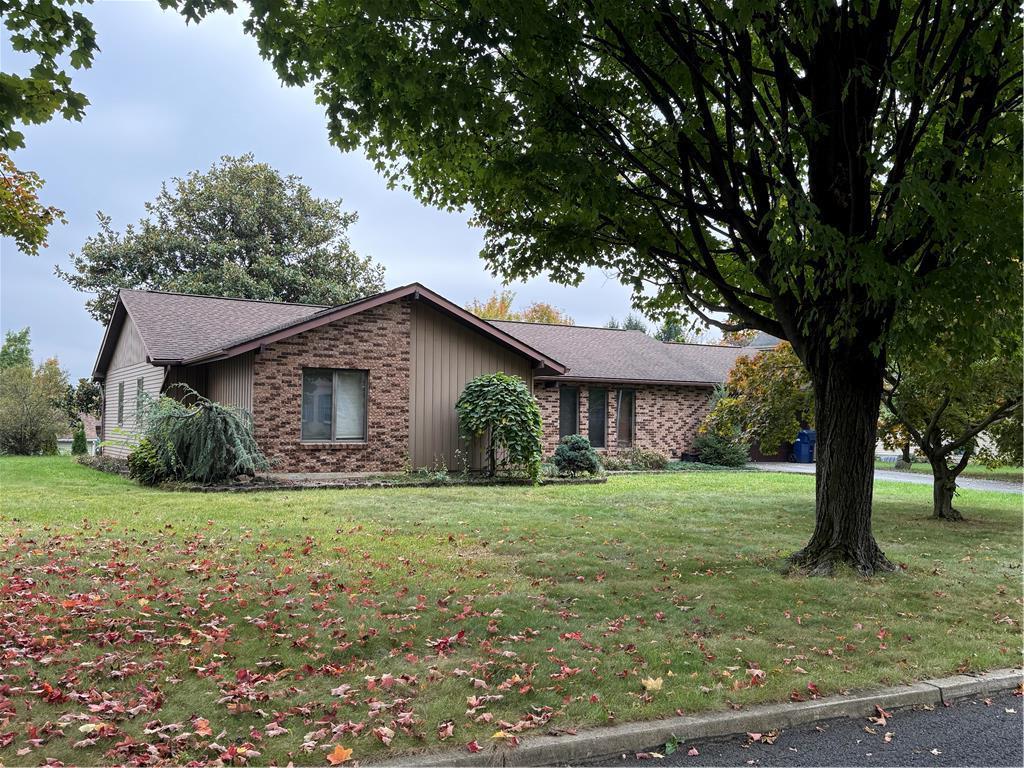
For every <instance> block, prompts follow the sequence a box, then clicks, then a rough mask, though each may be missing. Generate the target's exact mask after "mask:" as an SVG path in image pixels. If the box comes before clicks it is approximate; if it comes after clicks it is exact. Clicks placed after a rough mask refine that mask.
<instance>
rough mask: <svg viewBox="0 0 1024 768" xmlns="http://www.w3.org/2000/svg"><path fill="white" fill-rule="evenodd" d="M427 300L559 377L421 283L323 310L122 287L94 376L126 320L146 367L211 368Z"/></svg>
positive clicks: (524, 347) (539, 356)
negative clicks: (378, 310) (336, 324)
mask: <svg viewBox="0 0 1024 768" xmlns="http://www.w3.org/2000/svg"><path fill="white" fill-rule="evenodd" d="M407 297H408V298H413V299H416V300H424V301H427V302H430V303H431V304H432V305H433V306H434V307H435V308H436V309H438V310H440V311H442V312H445V313H447V314H448V315H449V316H451V317H452V318H453V319H454V320H456V321H457V322H460V323H463V324H464V325H467V326H470V327H472V328H474V329H475V330H477V331H478V332H479V333H482V334H484V335H485V336H488V337H490V338H492V339H493V340H494V341H496V342H498V343H499V344H502V345H503V346H505V347H508V348H509V349H513V350H515V351H516V352H518V353H520V354H522V355H524V356H526V357H527V358H529V359H531V360H533V361H534V362H535V363H537V364H538V365H539V366H540V367H541V368H542V369H543V370H545V371H547V372H552V373H562V372H564V370H565V368H564V366H563V365H562V364H561V363H559V362H558V361H557V360H555V359H554V358H549V357H548V356H547V354H546V353H543V352H540V351H538V350H537V349H535V348H533V347H532V346H531V345H530V344H528V343H526V342H523V341H522V340H520V339H518V338H516V337H515V336H512V335H510V334H508V333H505V332H504V331H502V330H501V329H499V328H496V327H495V326H493V325H490V324H489V323H487V322H485V321H483V320H481V319H479V318H478V317H476V316H475V315H473V314H472V313H471V312H468V311H467V310H465V309H463V308H462V307H459V306H457V305H455V304H452V303H451V302H450V301H448V300H447V299H445V298H444V297H443V296H440V295H439V294H436V293H434V292H433V291H431V290H430V289H429V288H426V287H425V286H423V285H420V284H419V283H412V284H410V285H405V286H402V287H400V288H393V289H391V290H390V291H384V292H383V293H378V294H375V295H373V296H367V297H365V298H362V299H358V300H356V301H353V302H350V303H348V304H342V305H339V306H336V307H325V306H323V305H313V304H285V303H281V302H272V301H255V300H252V299H230V298H221V297H217V296H200V295H196V294H187V293H165V292H161V291H136V290H126V289H122V290H121V291H120V292H119V294H118V299H119V301H118V303H117V304H116V305H115V307H114V313H113V316H112V317H111V320H110V323H109V324H108V326H107V330H106V333H105V334H104V336H103V342H102V344H101V345H100V352H99V355H98V356H97V358H96V365H95V367H94V368H93V376H94V377H95V378H102V377H103V376H105V375H106V368H107V365H108V364H109V362H110V358H111V355H112V354H113V348H114V346H115V344H116V341H117V338H118V336H119V335H120V333H121V328H122V327H123V325H124V322H125V320H126V318H127V317H130V318H131V319H132V321H133V322H134V323H135V326H136V328H137V329H138V331H139V335H140V336H141V337H142V341H143V344H144V345H145V347H146V356H147V359H148V360H149V362H151V363H153V364H156V365H174V364H184V365H193V364H197V363H205V362H210V361H212V360H219V359H225V358H228V357H232V356H234V355H237V354H241V353H243V352H246V351H249V350H251V349H255V348H257V347H259V346H261V345H262V344H265V343H272V342H273V341H275V340H278V339H281V338H287V337H288V336H291V335H294V334H296V333H301V332H303V331H305V330H309V329H310V328H314V327H317V326H319V325H322V324H324V323H329V322H333V321H334V320H336V319H340V318H342V317H346V316H348V315H351V314H355V313H357V312H361V311H363V310H365V309H369V308H371V307H374V306H379V305H380V304H385V303H387V302H390V301H395V300H396V299H401V298H407Z"/></svg>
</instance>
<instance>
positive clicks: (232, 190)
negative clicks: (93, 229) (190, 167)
mask: <svg viewBox="0 0 1024 768" xmlns="http://www.w3.org/2000/svg"><path fill="white" fill-rule="evenodd" d="M146 213H147V217H146V218H143V219H141V220H140V221H139V223H138V225H137V226H134V227H133V226H131V225H129V226H128V227H127V228H126V229H125V230H124V232H117V231H116V230H115V229H114V228H113V226H112V224H111V221H110V218H109V217H107V216H104V215H103V214H102V213H101V214H99V222H100V231H99V233H97V234H96V235H93V236H92V237H90V238H89V239H87V240H86V241H85V244H84V245H83V246H82V248H81V250H80V251H79V253H76V254H72V255H71V262H72V265H73V269H72V270H70V271H65V270H63V269H61V268H60V267H58V268H57V270H56V272H57V275H58V276H60V277H61V278H63V279H64V280H65V281H67V282H68V283H69V284H70V285H71V286H72V287H73V288H76V289H77V290H79V291H83V292H86V293H90V294H95V296H94V297H93V298H90V299H88V300H87V301H86V302H85V306H86V309H88V310H89V314H91V315H92V316H93V317H94V318H96V320H98V321H100V322H101V323H106V322H107V320H108V319H109V318H110V313H111V312H112V311H113V309H114V302H115V299H116V298H117V291H118V289H119V288H143V289H155V290H161V291H182V292H186V293H201V294H208V295H212V296H234V297H238V298H245V299H269V300H278V301H296V302H303V303H308V304H328V305H335V304H344V303H346V302H349V301H353V300H355V299H358V298H361V297H363V296H367V295H369V294H372V293H377V292H379V291H382V290H384V270H383V268H382V267H381V266H380V265H378V264H374V263H373V262H372V261H371V260H370V259H369V258H366V257H361V256H359V255H358V254H357V253H355V251H353V250H352V247H351V246H350V244H349V241H348V228H349V227H350V226H351V225H352V224H353V223H354V222H355V220H356V215H355V214H354V213H346V212H345V211H343V210H342V209H341V203H340V201H337V200H327V199H323V198H318V197H314V196H313V193H312V190H311V189H310V188H309V187H308V186H306V185H305V184H303V183H302V180H301V179H300V178H299V177H297V176H284V175H282V174H281V173H279V172H278V171H276V170H275V169H273V168H272V167H270V166H269V165H267V164H266V163H257V162H256V160H255V159H254V158H253V156H252V155H242V156H241V157H227V156H226V157H223V158H221V160H220V162H218V163H215V164H214V165H213V166H212V167H211V168H210V169H209V170H208V171H206V172H203V173H200V172H198V171H193V172H192V173H190V174H189V175H188V176H186V177H185V178H176V179H173V180H172V181H171V184H170V185H167V184H165V185H163V188H162V189H161V191H160V194H159V195H157V197H156V199H155V200H154V201H152V202H149V203H146Z"/></svg>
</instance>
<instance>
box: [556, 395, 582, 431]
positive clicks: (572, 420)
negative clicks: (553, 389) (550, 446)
mask: <svg viewBox="0 0 1024 768" xmlns="http://www.w3.org/2000/svg"><path fill="white" fill-rule="evenodd" d="M579 431H580V391H579V390H578V389H577V388H576V387H560V388H559V390H558V436H559V437H565V436H566V435H575V434H578V433H579Z"/></svg>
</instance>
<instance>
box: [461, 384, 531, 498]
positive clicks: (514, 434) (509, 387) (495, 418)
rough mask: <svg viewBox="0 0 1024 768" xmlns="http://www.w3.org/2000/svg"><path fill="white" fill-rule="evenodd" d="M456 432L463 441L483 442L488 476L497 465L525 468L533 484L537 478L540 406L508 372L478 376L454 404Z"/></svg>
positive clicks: (493, 474)
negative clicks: (456, 422)
mask: <svg viewBox="0 0 1024 768" xmlns="http://www.w3.org/2000/svg"><path fill="white" fill-rule="evenodd" d="M455 412H456V413H457V414H458V416H459V431H460V432H461V433H462V435H463V437H465V438H466V439H474V438H475V439H479V440H483V444H484V449H485V451H486V453H487V473H488V474H489V475H490V476H491V477H494V476H495V475H496V474H497V473H498V466H499V464H504V465H507V466H511V467H513V468H518V469H524V470H525V471H526V474H527V476H528V477H529V478H530V479H531V480H534V481H536V480H537V478H538V477H539V476H540V460H541V434H542V432H541V419H540V407H539V406H538V405H537V400H536V398H534V396H533V395H532V394H531V393H530V390H529V389H528V388H527V386H526V384H525V383H524V382H523V380H522V379H520V378H517V377H515V376H509V375H508V374H507V373H489V374H484V375H482V376H477V377H476V378H475V379H473V380H472V381H471V382H469V383H468V384H467V385H466V388H465V389H464V390H462V394H461V395H459V399H458V401H457V402H456V403H455Z"/></svg>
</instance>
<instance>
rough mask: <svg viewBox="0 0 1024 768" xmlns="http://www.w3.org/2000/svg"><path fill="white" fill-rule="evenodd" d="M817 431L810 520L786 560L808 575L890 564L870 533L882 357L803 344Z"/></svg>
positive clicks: (888, 566) (886, 567) (881, 568)
mask: <svg viewBox="0 0 1024 768" xmlns="http://www.w3.org/2000/svg"><path fill="white" fill-rule="evenodd" d="M807 363H808V369H809V370H810V373H811V379H812V381H813V384H814V396H815V420H816V424H815V426H816V428H817V432H818V449H817V488H816V498H815V525H814V534H813V535H812V536H811V540H810V541H809V542H808V543H807V546H806V547H804V548H803V549H802V550H800V551H799V552H797V553H795V554H794V555H793V556H792V557H791V561H792V562H793V563H794V564H795V565H797V566H799V567H802V568H806V569H807V570H809V571H810V572H811V573H813V574H829V573H831V572H832V571H833V569H834V567H835V566H836V565H837V564H839V563H847V564H849V565H851V566H852V567H853V568H855V569H856V570H857V571H858V572H859V573H861V574H864V575H871V574H874V573H875V572H876V571H891V570H895V569H894V567H893V565H892V563H890V562H889V560H888V559H887V558H886V557H885V555H884V554H883V553H882V550H881V549H879V547H878V545H877V544H876V543H875V537H874V535H873V534H872V532H871V498H872V491H873V487H874V475H875V440H876V434H877V431H878V411H879V405H880V403H881V395H882V371H883V367H884V362H883V361H882V360H880V359H878V358H876V357H875V356H874V355H873V354H871V352H870V351H869V350H864V351H863V352H860V353H858V352H857V351H856V350H851V349H849V348H846V349H838V350H833V349H830V348H829V346H828V343H827V342H822V343H820V344H818V345H817V346H816V348H810V349H808V354H807Z"/></svg>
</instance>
